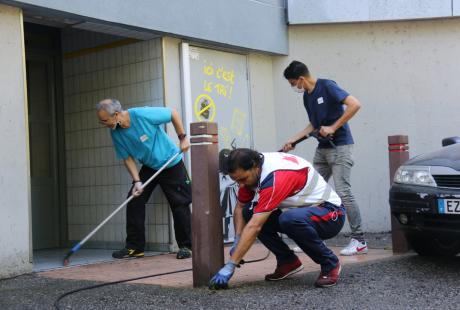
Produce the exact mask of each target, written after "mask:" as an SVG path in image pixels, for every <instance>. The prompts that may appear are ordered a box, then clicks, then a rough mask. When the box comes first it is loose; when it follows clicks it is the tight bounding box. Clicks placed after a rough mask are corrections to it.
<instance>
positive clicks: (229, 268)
mask: <svg viewBox="0 0 460 310" xmlns="http://www.w3.org/2000/svg"><path fill="white" fill-rule="evenodd" d="M235 267H236V264H235V263H234V262H232V261H229V262H228V263H227V264H225V266H224V267H222V268H221V269H220V270H219V272H218V273H216V274H215V275H214V277H212V279H211V281H209V288H210V289H214V290H218V289H225V288H228V281H230V278H231V277H232V276H233V273H234V272H235Z"/></svg>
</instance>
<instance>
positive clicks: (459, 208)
mask: <svg viewBox="0 0 460 310" xmlns="http://www.w3.org/2000/svg"><path fill="white" fill-rule="evenodd" d="M438 212H439V213H442V214H460V199H438Z"/></svg>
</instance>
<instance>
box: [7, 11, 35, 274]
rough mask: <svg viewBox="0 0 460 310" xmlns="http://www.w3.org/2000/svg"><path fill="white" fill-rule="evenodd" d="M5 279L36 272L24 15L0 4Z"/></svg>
mask: <svg viewBox="0 0 460 310" xmlns="http://www.w3.org/2000/svg"><path fill="white" fill-rule="evenodd" d="M0 38H1V40H0V68H1V70H0V94H1V99H0V142H1V144H0V158H1V160H0V171H1V173H0V218H1V224H0V249H1V251H0V278H2V277H8V276H13V275H17V274H21V273H26V272H30V271H31V270H32V264H31V263H30V261H31V242H30V240H31V237H30V226H29V225H30V172H29V171H30V169H29V149H28V145H29V138H28V123H27V98H26V77H25V59H24V58H25V56H24V55H25V54H24V31H23V21H22V11H21V10H20V9H18V8H14V7H10V6H6V5H1V4H0Z"/></svg>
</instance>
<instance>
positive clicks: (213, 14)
mask: <svg viewBox="0 0 460 310" xmlns="http://www.w3.org/2000/svg"><path fill="white" fill-rule="evenodd" d="M2 1H5V2H8V3H11V4H12V5H18V6H22V7H24V8H26V9H28V10H34V11H35V12H45V13H47V14H50V11H51V10H52V11H53V14H55V15H58V16H61V17H65V18H71V19H73V20H76V21H81V22H83V21H91V22H96V21H95V20H99V21H103V24H107V23H114V25H129V26H130V28H138V29H145V30H152V31H156V32H160V33H162V34H167V35H168V36H175V37H180V38H187V39H191V40H193V41H201V42H205V43H208V44H209V43H210V42H213V43H214V44H215V43H217V44H219V45H224V46H235V47H241V48H247V49H253V50H259V51H265V52H269V53H280V54H286V53H287V51H288V45H287V25H286V14H285V1H284V0H257V1H248V0H234V1H228V0H194V1H189V0H175V1H169V0H156V1H150V0H98V1H92V0H80V1H61V0H23V1H13V0H0V2H2ZM31 6H33V7H31Z"/></svg>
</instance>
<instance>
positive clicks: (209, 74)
mask: <svg viewBox="0 0 460 310" xmlns="http://www.w3.org/2000/svg"><path fill="white" fill-rule="evenodd" d="M187 62H188V64H189V68H190V69H189V70H190V78H189V81H190V82H189V83H190V97H191V101H188V102H189V103H188V104H189V105H190V106H191V107H190V106H189V107H186V110H187V108H188V111H189V112H188V113H186V115H187V117H188V119H187V120H186V121H187V123H189V122H198V121H210V122H216V123H218V128H219V149H220V150H221V153H222V152H223V150H224V149H227V150H231V149H232V148H236V147H238V148H240V147H251V145H252V127H251V110H250V104H249V98H250V96H249V77H248V68H247V67H248V64H247V56H246V55H241V54H236V53H229V52H223V51H217V50H212V49H206V48H202V47H195V46H190V47H188V59H187ZM185 102H187V100H186V101H185ZM220 157H221V156H220ZM219 177H220V190H221V195H220V197H221V207H222V217H223V226H224V241H226V242H228V241H232V240H233V237H234V229H233V210H234V208H235V205H236V192H237V185H236V184H235V183H234V182H233V181H232V180H231V179H230V177H229V176H226V175H223V174H222V173H219ZM192 178H193V176H192Z"/></svg>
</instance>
